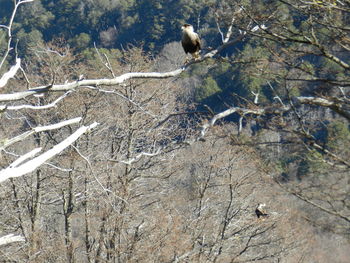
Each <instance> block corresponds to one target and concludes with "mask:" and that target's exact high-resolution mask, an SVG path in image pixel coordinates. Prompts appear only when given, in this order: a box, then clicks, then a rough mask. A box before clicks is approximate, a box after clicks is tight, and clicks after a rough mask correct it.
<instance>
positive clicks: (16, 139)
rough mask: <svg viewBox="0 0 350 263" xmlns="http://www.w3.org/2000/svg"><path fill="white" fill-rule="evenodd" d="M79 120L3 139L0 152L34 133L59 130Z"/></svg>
mask: <svg viewBox="0 0 350 263" xmlns="http://www.w3.org/2000/svg"><path fill="white" fill-rule="evenodd" d="M81 119H82V118H81V117H78V118H74V119H70V120H66V121H62V122H59V123H55V124H51V125H46V126H39V127H35V128H33V129H32V130H30V131H26V132H24V133H22V134H20V135H18V136H16V137H14V138H11V139H3V140H2V141H3V142H2V145H1V144H0V151H1V150H4V149H6V148H7V147H9V146H10V145H12V144H14V143H16V142H19V141H22V140H24V139H25V138H27V137H28V136H30V135H33V134H34V133H38V132H43V131H49V130H55V129H59V128H62V127H64V126H67V125H71V124H75V123H78V122H80V121H81Z"/></svg>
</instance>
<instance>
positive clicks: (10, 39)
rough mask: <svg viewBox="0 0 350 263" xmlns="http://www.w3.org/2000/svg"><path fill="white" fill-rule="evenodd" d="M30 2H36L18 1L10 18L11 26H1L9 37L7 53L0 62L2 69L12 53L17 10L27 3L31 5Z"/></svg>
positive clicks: (31, 0)
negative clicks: (13, 28)
mask: <svg viewBox="0 0 350 263" xmlns="http://www.w3.org/2000/svg"><path fill="white" fill-rule="evenodd" d="M29 2H34V0H20V1H18V2H17V3H16V4H15V7H14V9H13V11H12V15H11V18H10V21H9V24H8V25H7V26H4V25H1V28H5V29H6V30H7V37H8V40H7V49H6V52H5V54H4V56H3V58H2V60H1V62H0V69H1V68H2V66H3V65H4V62H5V61H6V59H7V56H8V54H9V53H10V51H11V49H12V48H11V43H12V25H13V20H14V19H15V16H16V13H17V9H18V7H19V6H20V5H21V4H25V3H29Z"/></svg>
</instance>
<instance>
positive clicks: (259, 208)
mask: <svg viewBox="0 0 350 263" xmlns="http://www.w3.org/2000/svg"><path fill="white" fill-rule="evenodd" d="M265 206H266V204H258V206H257V208H256V209H255V214H256V216H257V217H258V218H260V217H268V216H269V215H268V214H266V212H265V211H264V207H265Z"/></svg>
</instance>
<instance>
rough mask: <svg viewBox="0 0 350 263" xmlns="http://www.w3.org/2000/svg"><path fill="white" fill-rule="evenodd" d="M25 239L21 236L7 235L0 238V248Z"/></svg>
mask: <svg viewBox="0 0 350 263" xmlns="http://www.w3.org/2000/svg"><path fill="white" fill-rule="evenodd" d="M24 241H25V238H24V237H23V236H20V235H17V236H15V235H14V234H8V235H6V236H3V237H0V246H3V245H7V244H10V243H14V242H24Z"/></svg>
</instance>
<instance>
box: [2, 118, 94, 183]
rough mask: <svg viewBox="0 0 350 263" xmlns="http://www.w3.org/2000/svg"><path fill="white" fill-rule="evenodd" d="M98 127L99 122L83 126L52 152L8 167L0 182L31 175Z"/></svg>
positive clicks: (53, 148) (4, 170)
mask: <svg viewBox="0 0 350 263" xmlns="http://www.w3.org/2000/svg"><path fill="white" fill-rule="evenodd" d="M97 125H98V123H97V122H94V123H92V124H90V125H89V126H82V127H80V128H79V129H78V130H76V131H75V132H74V133H73V134H72V135H70V136H69V137H68V138H66V139H65V140H63V141H62V142H60V143H59V144H57V145H55V146H54V147H52V148H51V149H50V150H48V151H46V152H45V153H43V154H41V155H39V156H38V157H36V158H34V159H32V160H30V161H28V162H26V163H24V164H22V165H20V166H17V167H11V166H10V167H8V168H6V169H3V170H1V171H0V182H3V181H5V180H7V179H9V178H14V177H19V176H22V175H25V174H27V173H30V172H32V171H34V170H35V169H36V168H38V167H39V166H40V165H42V164H43V163H45V162H46V161H47V160H49V159H51V158H52V157H54V156H56V155H57V154H59V153H60V152H62V151H63V150H64V149H66V148H67V147H68V146H69V145H71V144H72V143H74V142H75V141H76V140H77V139H78V138H79V137H80V136H81V135H82V134H84V133H86V132H88V131H90V130H92V129H93V128H95V127H96V126H97Z"/></svg>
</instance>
